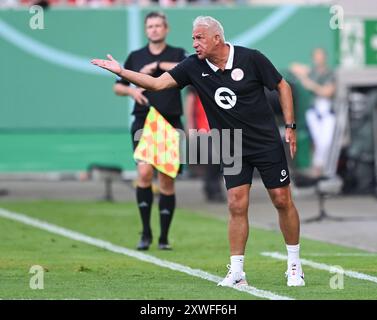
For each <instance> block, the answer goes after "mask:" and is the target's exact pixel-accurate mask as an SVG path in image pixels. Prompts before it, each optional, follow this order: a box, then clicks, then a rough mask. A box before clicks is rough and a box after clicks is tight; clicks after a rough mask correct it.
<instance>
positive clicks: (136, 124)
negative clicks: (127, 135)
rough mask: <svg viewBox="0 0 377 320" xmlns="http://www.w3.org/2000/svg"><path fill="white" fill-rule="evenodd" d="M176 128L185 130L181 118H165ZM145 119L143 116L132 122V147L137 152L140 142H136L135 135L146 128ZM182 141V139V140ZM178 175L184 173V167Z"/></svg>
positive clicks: (180, 168)
mask: <svg viewBox="0 0 377 320" xmlns="http://www.w3.org/2000/svg"><path fill="white" fill-rule="evenodd" d="M164 118H165V119H166V120H167V121H168V122H169V123H170V124H171V125H172V126H173V127H174V128H176V129H181V130H183V124H182V121H181V117H180V116H176V117H166V116H165V117H164ZM145 119H146V116H143V117H140V116H139V117H135V120H134V121H133V122H132V125H131V139H132V145H133V149H134V151H135V149H136V147H137V145H138V143H139V140H136V139H135V133H136V132H137V131H138V130H140V129H143V128H144V123H145ZM140 137H141V134H140V135H139V138H140ZM181 139H182V138H181ZM178 173H182V165H180V166H179V171H178Z"/></svg>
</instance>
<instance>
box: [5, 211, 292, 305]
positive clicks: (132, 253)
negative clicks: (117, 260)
mask: <svg viewBox="0 0 377 320" xmlns="http://www.w3.org/2000/svg"><path fill="white" fill-rule="evenodd" d="M0 216H1V217H3V218H7V219H10V220H13V221H18V222H21V223H23V224H26V225H29V226H33V227H35V228H39V229H42V230H45V231H48V232H50V233H54V234H57V235H60V236H63V237H66V238H69V239H73V240H76V241H80V242H83V243H86V244H89V245H93V246H96V247H99V248H102V249H106V250H108V251H111V252H115V253H119V254H123V255H127V256H129V257H133V258H136V259H138V260H141V261H144V262H148V263H152V264H155V265H158V266H160V267H164V268H168V269H171V270H174V271H179V272H182V273H186V274H188V275H191V276H195V277H198V278H201V279H205V280H208V281H211V282H215V283H217V282H219V281H220V280H222V278H221V277H218V276H216V275H213V274H210V273H208V272H205V271H203V270H200V269H192V268H190V267H188V266H184V265H182V264H178V263H174V262H170V261H167V260H162V259H159V258H156V257H154V256H151V255H148V254H144V253H141V252H138V251H136V250H132V249H128V248H125V247H121V246H118V245H115V244H112V243H110V242H108V241H104V240H101V239H97V238H93V237H90V236H87V235H84V234H82V233H78V232H76V231H73V230H69V229H66V228H63V227H60V226H57V225H54V224H51V223H48V222H45V221H42V220H38V219H35V218H31V217H29V216H27V215H23V214H20V213H16V212H11V211H8V210H4V209H1V208H0ZM234 289H235V290H237V291H242V292H246V293H249V294H251V295H253V296H255V297H259V298H264V299H270V300H292V299H293V298H291V297H287V296H282V295H278V294H275V293H273V292H271V291H267V290H261V289H258V288H255V287H252V286H245V287H242V288H236V287H234Z"/></svg>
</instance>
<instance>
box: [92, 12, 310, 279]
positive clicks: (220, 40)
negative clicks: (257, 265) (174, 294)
mask: <svg viewBox="0 0 377 320" xmlns="http://www.w3.org/2000/svg"><path fill="white" fill-rule="evenodd" d="M192 38H193V47H194V49H195V51H196V54H194V55H191V56H189V57H188V58H186V59H185V60H184V61H182V62H181V63H179V64H178V65H177V66H176V67H175V68H174V69H172V70H170V71H168V72H165V73H163V74H162V75H161V76H160V77H158V78H153V77H151V76H149V75H145V74H141V73H138V72H134V71H131V70H127V69H123V68H121V66H120V65H119V63H118V62H117V61H116V60H114V58H113V57H112V56H111V55H108V58H109V60H101V59H94V60H92V63H93V64H94V65H97V66H99V67H102V68H104V69H107V70H109V71H111V72H113V73H115V74H117V75H118V76H120V77H122V78H124V79H126V80H128V81H129V82H132V83H134V84H136V85H138V86H139V87H143V88H145V89H147V90H154V91H159V90H163V89H168V88H175V87H179V88H183V87H185V86H186V85H189V84H191V85H193V86H194V87H195V88H196V90H197V92H198V94H199V96H200V99H201V101H202V103H203V106H204V109H205V112H206V114H207V118H208V122H209V125H210V127H211V129H218V130H220V131H221V130H223V129H231V130H234V129H242V167H241V168H240V172H239V173H238V174H236V175H227V174H226V172H225V170H224V180H225V184H226V188H227V194H228V207H229V212H230V218H229V227H228V236H229V243H230V254H231V257H230V260H231V264H230V267H229V271H228V274H227V275H226V277H225V278H224V280H223V281H221V282H220V283H219V285H220V286H241V285H247V281H246V275H245V272H244V271H243V264H244V253H245V247H246V242H247V238H248V235H249V221H248V207H249V193H250V188H251V184H252V176H253V170H254V168H257V169H258V171H259V172H260V175H261V177H262V180H263V183H264V185H265V187H266V188H267V190H268V193H269V195H270V198H271V200H272V202H273V204H274V206H275V208H276V209H277V211H278V213H279V223H280V229H281V231H282V233H283V236H284V240H285V243H286V247H287V252H288V261H287V272H286V276H287V285H288V286H304V285H305V282H304V273H303V271H302V267H301V262H300V258H299V249H300V245H299V237H300V220H299V216H298V212H297V209H296V207H295V205H294V203H293V200H292V196H291V190H290V187H289V184H290V179H289V171H288V166H287V160H286V157H285V154H284V149H283V143H282V141H281V139H280V135H279V131H278V128H277V126H276V123H275V120H274V115H273V112H272V110H271V108H270V107H269V106H268V103H267V100H266V97H265V94H264V86H266V87H267V88H269V89H270V90H274V89H276V90H278V92H279V98H280V103H281V106H282V111H283V114H284V119H285V123H286V131H285V140H286V142H287V143H289V145H290V155H291V157H294V155H295V153H296V134H295V129H296V125H295V122H294V111H293V99H292V92H291V89H290V86H289V84H288V83H287V82H286V81H285V80H284V79H283V77H282V76H281V75H280V73H279V72H278V71H277V70H276V68H275V67H274V66H273V64H272V63H271V62H270V61H269V60H268V59H267V58H266V57H265V56H264V55H263V54H262V53H260V52H259V51H257V50H252V49H248V48H244V47H240V46H233V45H232V44H230V43H228V42H225V38H224V30H223V27H222V26H221V24H220V23H219V22H218V21H217V20H216V19H214V18H212V17H208V16H207V17H203V16H200V17H197V18H196V19H195V20H194V23H193V32H192Z"/></svg>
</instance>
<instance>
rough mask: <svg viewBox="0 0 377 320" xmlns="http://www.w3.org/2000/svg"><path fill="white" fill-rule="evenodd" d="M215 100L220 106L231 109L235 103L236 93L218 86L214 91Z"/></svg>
mask: <svg viewBox="0 0 377 320" xmlns="http://www.w3.org/2000/svg"><path fill="white" fill-rule="evenodd" d="M215 101H216V103H217V105H218V106H219V107H220V108H223V109H231V108H233V107H234V106H235V105H236V102H237V96H236V94H235V93H234V92H233V91H232V90H230V89H229V88H226V87H220V88H218V89H217V90H216V92H215Z"/></svg>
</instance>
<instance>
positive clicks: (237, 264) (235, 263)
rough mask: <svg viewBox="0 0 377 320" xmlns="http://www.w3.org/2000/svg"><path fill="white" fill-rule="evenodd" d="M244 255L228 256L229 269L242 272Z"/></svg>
mask: <svg viewBox="0 0 377 320" xmlns="http://www.w3.org/2000/svg"><path fill="white" fill-rule="evenodd" d="M243 260H244V256H230V270H232V272H243Z"/></svg>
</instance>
